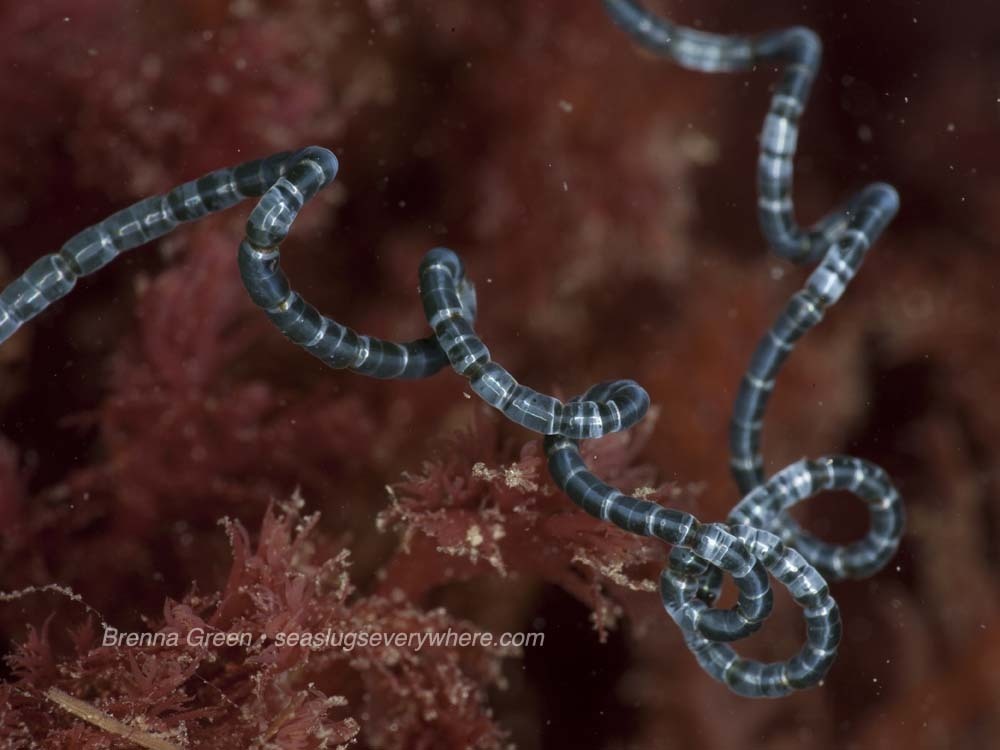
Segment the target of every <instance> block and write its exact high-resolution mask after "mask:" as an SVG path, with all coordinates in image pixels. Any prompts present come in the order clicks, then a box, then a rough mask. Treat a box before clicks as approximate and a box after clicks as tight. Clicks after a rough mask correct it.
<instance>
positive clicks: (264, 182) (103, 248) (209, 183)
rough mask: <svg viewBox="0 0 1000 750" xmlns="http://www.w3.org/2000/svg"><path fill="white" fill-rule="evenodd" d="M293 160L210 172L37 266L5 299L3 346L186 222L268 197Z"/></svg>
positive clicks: (124, 213)
mask: <svg viewBox="0 0 1000 750" xmlns="http://www.w3.org/2000/svg"><path fill="white" fill-rule="evenodd" d="M291 156H292V155H291V154H290V153H280V154H275V155H274V156H269V157H267V158H266V159H254V160H253V161H249V162H246V163H245V164H240V165H239V166H237V167H226V168H224V169H218V170H216V171H214V172H209V173H208V174H206V175H205V176H204V177H199V178H198V179H197V180H192V181H190V182H185V183H184V184H183V185H180V186H178V187H175V188H174V189H173V190H171V191H170V192H169V193H166V194H165V195H157V196H154V197H152V198H145V199H144V200H141V201H139V202H138V203H134V204H133V205H131V206H129V207H128V208H125V209H122V210H121V211H118V212H117V213H114V214H112V215H111V216H109V217H108V218H106V219H104V220H103V221H101V222H99V223H97V224H94V225H93V226H91V227H88V228H87V229H84V230H83V231H82V232H80V233H79V234H77V235H75V236H74V237H72V238H71V239H70V240H68V241H67V242H66V243H65V244H64V245H63V246H62V247H61V248H60V249H59V251H58V252H55V253H51V254H49V255H45V256H43V257H42V258H39V259H38V260H37V261H35V262H34V263H33V264H32V265H31V267H30V268H28V270H27V271H25V272H24V273H23V274H21V275H20V276H19V277H18V278H17V279H15V280H14V281H13V282H11V283H10V284H9V285H8V286H7V288H6V289H4V290H3V292H2V293H0V343H2V342H4V341H6V340H7V339H9V338H10V337H11V336H12V335H14V333H15V332H16V331H17V330H18V329H19V328H20V327H21V326H22V325H24V324H25V323H26V322H28V321H29V320H31V319H32V318H34V317H35V316H36V315H38V314H39V313H40V312H42V311H43V310H44V309H45V308H47V307H48V306H49V305H51V304H52V303H53V302H55V301H56V300H58V299H60V298H61V297H64V296H65V295H67V294H69V292H70V290H72V289H73V287H74V286H75V285H76V281H77V279H79V278H80V277H82V276H86V275H88V274H91V273H93V272H94V271H96V270H98V269H99V268H102V267H104V266H106V265H107V264H108V263H110V262H111V261H112V260H114V259H115V258H117V257H118V256H119V255H120V254H122V253H123V252H125V251H127V250H132V249H134V248H137V247H139V246H140V245H144V244H146V243H147V242H151V241H152V240H155V239H158V238H160V237H163V236H164V235H166V234H168V233H170V232H171V231H173V230H174V229H175V228H176V227H177V226H178V225H180V224H182V223H184V222H189V221H196V220H197V219H200V218H202V217H204V216H207V215H208V214H210V213H214V212H216V211H221V210H223V209H224V208H229V207H230V206H233V205H235V204H236V203H239V202H240V201H242V200H244V199H245V198H251V197H254V196H259V195H262V194H263V193H264V191H265V190H267V189H268V188H269V187H270V186H271V185H272V184H274V182H275V181H276V180H277V179H278V178H279V177H280V176H281V174H282V173H283V171H284V170H285V167H286V166H287V164H288V161H289V159H290V158H291Z"/></svg>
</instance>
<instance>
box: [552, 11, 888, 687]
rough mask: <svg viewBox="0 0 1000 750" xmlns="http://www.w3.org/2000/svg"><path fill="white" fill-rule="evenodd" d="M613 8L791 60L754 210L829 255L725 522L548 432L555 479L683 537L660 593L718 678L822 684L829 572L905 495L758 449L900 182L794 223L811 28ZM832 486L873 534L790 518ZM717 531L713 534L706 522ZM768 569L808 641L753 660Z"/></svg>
mask: <svg viewBox="0 0 1000 750" xmlns="http://www.w3.org/2000/svg"><path fill="white" fill-rule="evenodd" d="M604 4H605V7H606V8H607V10H608V11H609V13H610V14H611V16H612V18H613V19H614V20H615V21H616V22H617V23H618V24H619V25H620V26H621V27H622V28H624V29H625V30H626V31H627V32H628V33H629V34H631V35H632V36H633V37H635V38H636V39H638V40H639V41H640V42H641V43H642V44H644V45H645V46H647V47H648V48H650V49H652V50H654V51H656V52H657V53H659V54H662V55H664V56H666V57H669V58H670V59H672V60H674V61H675V62H677V63H678V64H680V65H682V66H684V67H688V68H692V69H695V70H701V71H706V72H723V71H740V70H747V69H749V68H750V67H752V66H753V65H755V64H757V63H760V62H779V63H781V64H782V65H783V73H782V79H781V81H780V82H779V84H778V86H777V89H776V92H775V95H774V97H773V98H772V101H771V107H770V110H769V112H768V114H767V117H766V119H765V121H764V129H763V132H762V134H761V155H760V160H759V165H758V180H757V185H758V194H759V201H758V206H759V212H758V215H759V220H760V225H761V228H762V230H763V233H764V235H765V237H766V238H767V239H768V241H769V242H770V244H771V246H772V248H773V249H774V251H775V252H776V253H777V254H778V255H780V256H782V257H785V258H787V259H789V260H792V261H795V262H800V263H801V262H811V261H813V260H815V259H817V258H820V257H822V261H821V262H820V264H819V265H818V266H817V268H816V269H815V270H814V271H813V272H812V273H811V275H810V276H809V278H808V280H807V282H806V285H805V287H804V288H803V289H802V290H801V291H799V292H798V293H796V294H795V295H794V296H793V297H792V299H791V301H790V302H789V304H788V306H787V308H786V309H785V310H784V312H782V314H781V315H780V316H779V317H778V320H777V322H776V323H775V324H774V325H773V326H772V327H771V329H770V330H769V331H768V333H767V335H766V336H765V337H764V339H763V340H762V341H761V343H760V344H759V345H758V347H757V350H756V351H755V353H754V355H753V357H752V358H751V362H750V366H749V368H748V370H747V373H746V374H745V376H744V377H743V380H742V383H741V386H740V390H739V393H738V395H737V399H736V403H735V405H734V409H733V417H732V421H731V424H730V447H731V453H732V457H731V468H732V472H733V476H734V479H735V480H736V483H737V485H738V486H739V488H740V491H741V492H742V493H744V494H745V497H744V498H743V500H741V501H740V503H739V504H738V505H737V506H736V507H735V508H734V510H733V511H732V513H731V514H730V516H729V519H728V525H727V526H722V525H717V524H716V525H711V526H698V525H697V521H695V520H694V519H693V517H687V516H684V517H676V516H673V515H670V516H667V515H665V514H666V513H668V511H666V510H665V509H663V508H661V507H660V506H658V505H655V504H653V503H650V502H648V501H645V500H640V499H637V498H634V497H630V496H628V495H624V494H623V493H621V492H619V491H618V490H615V489H614V488H612V487H610V486H608V485H606V484H604V483H603V482H601V481H600V480H599V479H597V477H595V476H594V475H593V474H591V473H590V472H589V471H587V469H586V466H585V465H584V463H583V460H582V459H581V458H580V453H579V449H578V446H577V444H576V442H575V441H573V440H567V439H564V438H556V437H547V438H546V440H545V447H546V452H547V455H548V457H549V470H550V473H551V474H552V477H553V479H554V480H555V482H556V484H557V485H559V486H560V487H561V488H562V489H563V490H564V491H565V492H566V493H567V494H568V495H569V496H570V498H571V499H573V500H574V502H576V503H577V504H578V505H580V507H582V508H583V509H584V510H586V511H587V512H588V513H591V514H592V515H595V516H596V517H598V518H601V519H603V520H607V521H611V522H612V523H615V524H617V525H618V526H620V527H622V528H623V529H626V530H628V531H633V532H635V533H641V534H645V535H648V536H657V537H658V538H660V539H663V540H664V541H667V542H669V543H670V544H672V545H673V549H672V550H671V554H670V562H669V564H668V566H667V567H666V568H664V570H663V573H662V575H661V581H660V593H661V597H662V599H663V604H664V607H665V609H666V610H667V612H668V613H669V614H670V616H671V618H673V620H674V621H675V622H676V623H677V625H678V626H679V627H680V628H681V630H682V632H683V634H684V639H685V642H686V644H687V645H688V648H690V649H691V651H692V652H693V653H694V655H695V657H696V658H697V660H698V663H699V664H700V665H701V666H702V667H703V668H704V669H705V670H706V671H707V672H708V673H709V674H710V675H712V676H713V677H715V678H716V679H718V680H720V681H722V682H724V683H726V684H727V685H729V686H730V687H731V688H732V689H733V690H734V691H735V692H737V693H739V694H741V695H747V696H751V697H772V696H779V695H785V694H787V693H789V692H791V691H793V690H796V689H801V688H805V687H809V686H812V685H815V684H817V683H818V682H819V681H820V680H822V678H823V677H824V675H825V674H826V672H827V671H828V670H829V668H830V666H831V665H832V663H833V661H834V658H835V656H836V650H837V646H838V644H839V641H840V629H841V626H840V618H839V614H838V610H837V606H836V603H835V602H834V601H833V599H832V597H831V596H830V592H829V587H828V584H827V582H826V580H825V579H824V577H823V576H824V575H826V576H827V577H829V578H830V579H831V580H839V579H842V578H846V577H862V576H867V575H871V574H873V573H874V572H876V571H877V570H879V569H880V568H881V567H882V566H883V565H884V564H885V563H886V561H888V559H889V558H890V557H892V555H893V554H894V553H895V551H896V549H897V547H898V545H899V540H900V537H901V535H902V530H903V520H904V519H903V507H902V501H901V499H900V496H899V493H898V492H897V491H896V489H895V488H894V487H893V486H892V483H891V482H890V481H889V479H888V477H887V476H886V474H885V472H883V471H882V469H880V468H879V467H877V466H875V465H874V464H871V463H869V462H867V461H863V460H861V459H857V458H852V457H846V456H834V457H829V458H822V459H819V460H818V461H805V460H803V461H799V462H796V463H794V464H792V465H791V466H788V467H786V468H785V469H783V470H782V471H780V472H778V473H777V474H775V475H774V476H773V477H772V478H771V479H770V480H768V481H766V482H765V481H764V474H763V458H762V456H761V452H760V433H761V429H762V425H763V418H764V412H765V408H766V405H767V401H768V398H769V396H770V394H771V392H772V391H773V388H774V384H775V379H776V377H777V373H778V369H779V368H780V366H781V364H782V362H783V361H784V360H785V359H786V358H787V356H788V354H789V353H790V352H791V350H792V348H793V345H794V343H795V342H796V341H797V340H798V339H799V338H801V337H802V336H803V335H804V334H805V333H806V331H808V330H809V329H811V328H812V327H813V326H815V325H816V324H817V323H819V321H820V320H821V319H822V317H823V314H824V311H825V310H826V308H827V307H829V306H830V305H833V304H834V303H836V302H837V300H839V299H840V297H841V296H842V295H843V293H844V291H845V290H846V288H847V285H848V284H849V283H850V281H851V279H852V278H853V277H854V275H855V273H856V272H857V270H858V268H859V267H860V265H861V262H862V260H863V259H864V255H865V253H866V252H867V250H868V249H869V247H871V245H872V243H873V242H874V241H875V240H876V239H877V238H878V236H879V235H880V234H881V232H882V231H883V230H884V229H885V227H886V226H887V224H888V223H889V221H890V220H891V219H892V217H893V216H894V215H895V213H896V212H897V210H898V208H899V198H898V195H897V194H896V191H895V190H894V189H893V188H892V187H890V186H888V185H885V184H883V183H876V184H873V185H869V186H868V187H866V188H865V189H864V190H862V191H861V192H860V193H858V194H857V195H856V196H855V197H854V198H852V199H851V200H849V201H848V202H847V203H846V204H845V206H844V207H842V208H841V209H838V210H836V211H834V212H831V213H830V214H829V215H827V216H826V217H824V218H823V219H821V220H820V221H819V222H817V223H816V224H815V225H813V226H812V227H810V228H809V229H807V230H802V229H800V228H799V227H798V226H797V225H796V223H795V220H794V216H793V206H792V199H791V190H792V159H793V156H794V153H795V145H796V140H797V127H798V125H797V123H798V117H799V115H800V114H801V112H802V111H803V109H804V107H805V101H806V98H807V96H808V93H809V89H810V87H811V85H812V81H813V78H814V77H815V74H816V70H817V68H818V66H819V59H820V43H819V40H818V38H817V37H816V36H815V34H813V33H812V32H811V31H809V30H807V29H800V28H796V29H789V30H786V31H779V32H775V33H769V34H763V35H760V36H757V37H742V36H734V37H726V36H720V35H717V34H707V33H704V32H701V31H695V30H692V29H686V28H683V27H680V26H676V25H674V24H672V23H670V22H669V21H666V20H663V19H660V18H657V17H656V16H654V15H653V14H651V13H649V12H647V11H645V10H644V9H642V8H641V7H640V6H639V5H637V4H636V3H634V2H632V1H631V0H605V2H604ZM591 395H592V394H591V393H588V394H587V395H586V396H585V398H586V397H590V396H591ZM831 489H833V490H835V489H840V490H848V491H850V492H852V493H854V494H855V495H857V496H858V497H860V498H861V499H862V500H863V501H864V502H865V503H866V505H867V508H868V511H869V516H870V526H869V530H868V533H867V534H866V535H865V537H864V538H863V539H861V540H859V541H857V542H854V543H853V544H850V545H835V544H829V543H826V542H822V541H820V540H818V539H816V538H815V537H813V536H812V535H810V534H808V533H806V532H805V531H804V530H803V529H801V527H799V526H798V524H796V523H795V522H794V521H793V520H792V519H791V517H790V516H789V515H788V510H789V509H790V508H791V507H792V506H793V505H795V504H796V503H798V502H801V501H802V500H805V499H807V498H809V497H812V496H814V495H815V494H816V493H818V492H820V491H822V490H831ZM751 524H752V525H751ZM709 528H710V529H712V531H711V532H710V533H707V532H703V531H702V530H703V529H709ZM680 530H683V533H680ZM749 561H754V564H752V565H751V564H750V562H749ZM760 565H763V566H764V568H766V570H767V571H768V572H769V573H770V574H771V575H773V576H774V577H775V578H776V579H777V580H779V581H780V582H781V583H783V584H784V585H785V586H786V587H787V588H788V590H789V592H790V593H791V594H792V597H793V598H794V599H795V601H796V602H797V603H798V604H799V605H800V606H802V607H803V609H804V614H805V618H806V625H807V628H806V642H805V644H804V645H803V646H802V649H801V650H800V651H799V653H798V654H796V655H795V656H794V657H793V658H791V659H789V660H787V661H779V662H774V663H770V664H765V663H761V662H756V661H753V660H747V659H743V658H741V657H739V656H738V655H737V654H736V652H735V651H734V650H733V649H732V647H731V646H730V645H729V642H732V641H735V640H738V639H741V638H744V637H746V635H748V634H749V633H751V632H753V631H754V630H756V629H758V628H759V627H760V624H761V621H762V620H763V618H765V617H767V615H768V614H769V612H770V604H771V590H770V582H769V581H768V579H767V577H766V575H765V576H764V577H763V579H762V580H761V579H760V578H752V579H751V576H750V574H751V572H752V571H755V570H758V569H759V567H760ZM723 572H728V573H730V574H731V575H732V576H733V579H734V581H735V582H736V585H737V589H738V591H739V598H738V601H737V604H736V605H735V606H734V607H733V608H732V609H730V610H727V611H720V610H716V609H713V608H712V604H713V603H714V602H715V601H716V599H717V597H718V594H719V590H720V586H721V582H722V575H723ZM758 575H759V574H758ZM748 579H750V580H752V581H753V583H748V582H747V581H748ZM754 604H756V607H754V606H753V605H754Z"/></svg>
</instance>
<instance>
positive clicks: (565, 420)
mask: <svg viewBox="0 0 1000 750" xmlns="http://www.w3.org/2000/svg"><path fill="white" fill-rule="evenodd" d="M463 277H464V271H463V267H462V261H461V259H460V258H459V257H458V255H456V254H455V253H454V252H452V251H451V250H449V249H447V248H444V247H439V248H435V249H433V250H431V251H430V252H429V253H427V255H426V256H424V260H423V262H422V263H421V264H420V298H421V299H422V300H423V303H424V314H425V315H426V316H427V322H428V323H429V324H430V327H431V329H432V330H433V331H434V335H435V336H437V340H438V343H439V344H440V345H441V348H442V349H443V350H444V353H445V355H447V357H448V360H449V361H450V362H451V366H452V367H453V368H454V370H455V372H457V373H458V374H459V375H461V376H462V377H464V378H468V380H469V385H470V386H471V387H472V390H473V391H475V393H476V394H477V395H478V396H479V397H480V398H482V399H483V400H484V401H485V402H486V403H488V404H489V405H490V406H492V407H493V408H495V409H498V410H499V411H500V412H501V413H502V414H503V415H504V416H506V417H507V418H508V419H510V420H512V421H514V422H516V423H517V424H519V425H521V426H522V427H525V428H527V429H529V430H532V431H534V432H538V433H541V434H543V435H565V436H567V437H573V438H588V437H594V438H596V437H601V436H602V435H607V434H608V433H611V432H617V431H618V430H624V429H627V428H629V427H631V426H632V425H634V424H635V423H636V422H638V421H639V420H640V419H642V417H643V415H645V413H646V410H647V409H648V408H649V394H647V393H646V391H645V390H644V389H643V388H642V386H640V385H639V384H638V383H636V382H635V381H633V380H616V381H613V382H611V383H607V384H605V385H606V386H607V387H606V388H603V389H602V390H601V394H602V395H601V397H600V398H594V399H593V400H583V401H579V400H578V401H571V402H569V403H563V402H561V401H559V399H557V398H555V397H553V396H548V395H546V394H544V393H539V392H538V391H536V390H533V389H532V388H529V387H528V386H526V385H521V384H520V383H518V382H517V381H516V380H515V379H514V377H513V376H512V375H511V374H510V373H509V372H508V371H507V370H506V369H505V368H504V367H503V366H502V365H500V364H498V363H497V362H494V361H492V359H491V358H490V352H489V349H487V348H486V345H485V344H484V343H483V342H482V340H481V339H480V338H479V337H478V336H477V335H476V332H475V330H474V329H473V327H472V320H470V319H469V318H468V317H466V316H464V315H462V308H461V304H460V302H461V300H460V283H461V280H462V278H463Z"/></svg>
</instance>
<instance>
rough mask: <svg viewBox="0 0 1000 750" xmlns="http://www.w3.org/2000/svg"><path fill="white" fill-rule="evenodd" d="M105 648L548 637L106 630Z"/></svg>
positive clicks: (536, 637)
mask: <svg viewBox="0 0 1000 750" xmlns="http://www.w3.org/2000/svg"><path fill="white" fill-rule="evenodd" d="M101 645H102V646H104V647H105V648H111V647H114V648H179V647H181V646H188V647H193V648H226V647H244V648H250V647H254V646H256V647H259V648H263V647H267V646H270V645H274V646H276V647H278V648H307V649H310V650H314V651H321V650H325V649H338V650H341V651H353V650H354V649H356V648H360V649H364V648H383V647H389V648H391V647H395V648H407V649H410V650H412V651H420V650H421V649H423V648H425V647H427V648H523V647H540V646H543V645H545V633H543V632H513V633H506V632H505V633H500V634H495V633H491V632H488V631H481V632H480V631H476V632H473V631H459V630H453V629H451V628H449V629H448V630H446V631H444V632H432V631H427V632H417V633H411V632H385V631H365V630H360V631H347V632H343V631H339V630H333V629H332V628H328V629H326V630H317V631H298V630H293V631H287V632H286V631H279V632H276V633H272V634H267V633H252V632H249V631H222V630H212V629H210V628H200V627H195V628H191V629H190V630H188V631H187V632H181V631H178V630H171V631H160V632H157V633H140V632H127V631H121V630H118V629H117V628H113V627H110V626H105V628H104V634H103V636H102V638H101Z"/></svg>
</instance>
